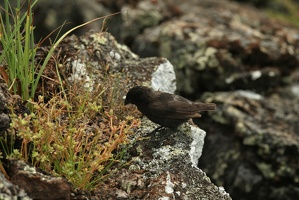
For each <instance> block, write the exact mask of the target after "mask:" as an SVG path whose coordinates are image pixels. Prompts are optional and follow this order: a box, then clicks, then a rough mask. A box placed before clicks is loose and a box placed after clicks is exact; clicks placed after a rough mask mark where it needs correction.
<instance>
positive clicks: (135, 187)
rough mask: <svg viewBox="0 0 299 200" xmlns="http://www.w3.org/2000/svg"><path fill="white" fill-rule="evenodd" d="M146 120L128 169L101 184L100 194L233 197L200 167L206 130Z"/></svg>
mask: <svg viewBox="0 0 299 200" xmlns="http://www.w3.org/2000/svg"><path fill="white" fill-rule="evenodd" d="M142 124H143V126H142V127H141V128H140V129H139V130H138V131H137V132H136V135H135V140H136V139H137V140H136V141H135V142H134V146H133V147H132V148H131V155H132V156H133V158H132V161H131V162H130V166H128V170H127V169H121V170H119V171H117V172H115V174H114V175H113V176H112V177H111V179H109V180H108V181H107V185H104V186H103V187H101V188H99V190H98V191H97V192H98V194H99V195H103V196H102V197H103V198H106V199H109V198H112V199H114V198H124V199H211V200H212V199H231V198H230V196H229V194H228V193H226V192H225V190H224V189H223V188H222V187H217V186H216V185H214V184H213V183H211V181H210V179H209V178H208V177H207V176H206V174H205V173H204V172H203V171H202V170H201V169H199V168H197V167H196V164H197V160H198V157H200V155H201V149H202V147H203V143H204V142H203V141H204V137H205V132H204V131H203V130H201V129H199V128H194V127H193V126H191V125H189V124H185V125H182V126H180V127H179V129H178V130H177V131H173V130H169V129H161V130H159V131H154V130H155V128H156V127H157V126H156V125H155V124H153V123H152V122H150V121H149V120H147V119H143V121H142ZM195 144H196V145H195ZM109 185H110V187H108V186H109ZM111 186H113V187H111Z"/></svg>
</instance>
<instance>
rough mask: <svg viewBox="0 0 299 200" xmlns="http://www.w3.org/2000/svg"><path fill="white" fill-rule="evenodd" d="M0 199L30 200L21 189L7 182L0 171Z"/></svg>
mask: <svg viewBox="0 0 299 200" xmlns="http://www.w3.org/2000/svg"><path fill="white" fill-rule="evenodd" d="M0 199H5V200H14V199H20V200H31V198H30V197H28V195H27V194H26V193H25V191H24V190H23V189H20V188H19V187H18V186H16V185H14V184H12V183H11V182H9V181H8V180H7V179H6V178H5V177H4V175H3V174H2V173H0Z"/></svg>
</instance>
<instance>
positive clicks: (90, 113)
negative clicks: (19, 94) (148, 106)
mask: <svg viewBox="0 0 299 200" xmlns="http://www.w3.org/2000/svg"><path fill="white" fill-rule="evenodd" d="M108 79H113V77H109V78H107V79H106V82H105V81H104V82H103V83H102V84H101V85H99V86H98V88H97V89H96V90H93V92H88V91H86V90H84V89H80V87H78V88H77V87H73V89H72V91H69V95H68V96H64V95H62V94H61V93H60V94H57V95H56V96H54V97H53V98H52V99H51V100H50V101H48V102H45V101H44V99H43V97H42V96H40V97H39V100H38V102H30V103H31V104H32V105H33V107H34V110H35V114H33V113H32V114H30V115H25V116H24V117H22V116H16V115H13V116H12V126H11V129H10V133H11V134H13V135H17V136H18V137H19V138H21V141H22V143H21V148H20V150H19V151H16V150H14V151H13V152H12V154H10V155H9V156H10V157H18V158H20V157H21V158H22V159H23V160H25V161H27V162H31V163H32V164H33V165H34V166H36V167H39V168H41V169H43V170H45V171H48V172H52V173H53V174H57V175H60V176H64V177H66V178H67V179H68V180H69V181H71V182H72V183H73V185H74V186H75V187H76V188H80V189H89V190H90V189H92V188H94V187H95V186H97V185H98V184H99V183H100V182H101V181H102V180H103V178H104V177H105V176H106V175H107V173H108V172H109V167H111V166H112V164H113V163H117V162H118V159H120V158H121V155H123V154H124V149H119V145H120V144H125V143H127V136H128V135H129V134H131V133H133V130H134V128H135V127H137V126H138V125H139V121H138V120H136V119H133V118H132V117H126V116H127V114H125V113H124V112H125V109H124V108H123V103H122V101H123V99H122V93H119V90H115V89H111V88H119V89H122V88H123V87H124V86H121V85H113V84H116V83H118V84H120V81H119V78H117V79H118V81H115V80H113V81H112V80H109V81H108ZM75 94H76V95H75ZM117 152H118V153H117Z"/></svg>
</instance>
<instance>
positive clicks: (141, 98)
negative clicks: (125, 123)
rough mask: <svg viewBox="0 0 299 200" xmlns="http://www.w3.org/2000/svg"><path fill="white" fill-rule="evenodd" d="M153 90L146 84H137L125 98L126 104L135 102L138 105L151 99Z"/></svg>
mask: <svg viewBox="0 0 299 200" xmlns="http://www.w3.org/2000/svg"><path fill="white" fill-rule="evenodd" d="M152 92H153V90H152V89H150V88H148V87H145V86H135V87H133V88H131V89H130V90H129V92H128V93H127V96H126V99H125V105H127V104H135V105H136V106H137V107H138V106H139V105H140V103H141V102H143V103H145V102H147V101H148V100H149V98H150V96H151V94H152Z"/></svg>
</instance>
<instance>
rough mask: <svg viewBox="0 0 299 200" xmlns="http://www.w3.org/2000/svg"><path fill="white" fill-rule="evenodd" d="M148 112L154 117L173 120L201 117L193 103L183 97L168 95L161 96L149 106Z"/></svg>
mask: <svg viewBox="0 0 299 200" xmlns="http://www.w3.org/2000/svg"><path fill="white" fill-rule="evenodd" d="M148 111H149V112H150V113H151V114H152V115H156V116H157V115H159V117H161V118H171V119H189V118H195V117H200V116H201V115H200V114H199V113H198V112H199V110H198V108H197V107H196V106H195V105H194V104H193V102H191V101H189V100H188V99H185V98H183V97H181V96H177V95H172V94H167V93H166V94H165V93H163V94H161V95H159V98H157V99H156V101H154V102H152V103H151V104H150V105H149V109H148Z"/></svg>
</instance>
